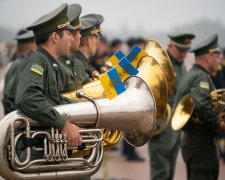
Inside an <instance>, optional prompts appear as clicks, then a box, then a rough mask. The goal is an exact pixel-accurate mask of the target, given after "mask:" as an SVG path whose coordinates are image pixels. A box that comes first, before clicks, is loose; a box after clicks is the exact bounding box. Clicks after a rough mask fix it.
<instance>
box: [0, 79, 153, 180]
mask: <svg viewBox="0 0 225 180" xmlns="http://www.w3.org/2000/svg"><path fill="white" fill-rule="evenodd" d="M124 85H125V87H126V89H127V90H126V91H125V92H124V93H122V94H121V95H119V96H117V97H116V98H114V99H113V100H111V101H109V100H108V99H106V98H102V99H98V100H93V99H91V98H89V97H86V95H85V94H84V93H83V92H82V91H79V92H77V94H78V96H79V97H85V98H87V99H88V100H89V101H86V102H80V103H74V104H66V105H60V106H56V107H55V109H56V110H57V111H58V112H59V113H60V114H61V115H64V116H66V117H67V120H68V121H70V122H71V123H74V124H77V125H78V126H79V127H83V128H90V129H84V130H79V132H80V134H81V136H82V139H83V143H85V144H86V146H87V148H89V149H91V150H90V154H89V155H88V156H87V157H77V158H73V157H69V156H68V153H67V151H68V150H78V147H67V141H66V138H65V137H64V136H63V135H62V134H61V133H60V130H59V129H56V128H47V127H43V126H41V125H40V124H39V123H38V122H37V121H34V120H32V119H30V118H28V117H26V115H24V114H23V113H21V112H20V111H14V112H12V113H10V114H8V115H7V116H5V117H4V118H3V119H2V120H1V121H0V126H1V127H2V130H1V131H0V137H1V138H2V140H1V141H0V147H1V151H0V160H1V166H0V175H1V176H2V177H4V178H6V179H9V180H22V179H23V180H28V179H29V180H30V179H36V180H44V179H49V180H50V179H52V180H53V179H74V178H83V177H86V176H91V175H93V174H94V173H96V172H97V171H98V169H99V168H100V166H101V163H102V160H103V144H102V141H103V133H102V131H101V130H100V129H99V128H104V129H112V130H119V131H122V132H123V135H124V137H125V139H126V140H127V141H128V142H129V143H130V144H132V145H135V146H141V145H143V144H145V143H146V142H148V141H149V138H150V136H151V134H152V132H153V129H154V125H155V121H156V106H155V99H154V96H153V93H152V91H151V90H150V88H149V87H148V85H147V84H146V83H145V82H144V81H143V80H142V79H141V78H139V77H136V76H133V77H130V78H128V79H127V80H126V81H125V82H124ZM128 124H129V125H128ZM94 128H98V129H94ZM22 137H25V138H27V139H31V138H32V139H35V138H39V139H40V138H41V139H42V140H43V147H41V148H40V147H35V146H27V147H26V159H25V160H24V161H21V160H20V158H19V156H18V154H17V151H16V146H17V143H18V142H19V140H20V139H21V138H22ZM32 151H40V152H41V153H43V158H42V159H36V160H31V153H32Z"/></svg>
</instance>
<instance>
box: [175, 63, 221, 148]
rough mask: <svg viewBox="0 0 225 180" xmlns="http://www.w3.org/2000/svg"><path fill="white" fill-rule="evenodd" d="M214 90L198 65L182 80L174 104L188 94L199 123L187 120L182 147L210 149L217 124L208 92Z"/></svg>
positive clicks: (206, 75)
mask: <svg viewBox="0 0 225 180" xmlns="http://www.w3.org/2000/svg"><path fill="white" fill-rule="evenodd" d="M214 89H215V87H214V84H213V82H212V79H211V77H210V74H209V73H208V72H207V71H206V70H205V69H204V68H203V67H202V66H200V65H198V64H195V65H194V66H193V67H192V69H191V70H190V71H189V72H188V73H187V74H186V75H185V76H184V77H183V78H182V80H181V83H180V84H179V88H178V93H177V95H176V99H175V101H176V103H178V102H179V100H180V99H181V98H182V97H183V96H185V95H186V94H188V93H189V94H190V96H191V97H192V99H193V103H194V111H195V112H196V113H197V114H198V117H199V119H200V121H201V123H195V122H193V121H192V120H189V121H188V123H187V124H186V125H185V127H184V129H183V130H184V136H183V141H182V145H183V146H190V147H193V146H194V147H199V148H205V147H210V146H211V145H212V142H214V140H213V138H214V137H215V132H216V129H217V128H218V127H219V123H218V120H217V117H216V114H215V112H214V110H213V107H212V104H211V102H210V92H211V91H213V90H214Z"/></svg>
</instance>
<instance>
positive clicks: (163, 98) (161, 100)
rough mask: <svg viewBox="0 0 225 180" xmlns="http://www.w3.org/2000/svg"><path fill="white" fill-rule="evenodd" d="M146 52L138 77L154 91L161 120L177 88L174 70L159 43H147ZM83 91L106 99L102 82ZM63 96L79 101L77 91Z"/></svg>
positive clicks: (85, 86) (86, 87)
mask: <svg viewBox="0 0 225 180" xmlns="http://www.w3.org/2000/svg"><path fill="white" fill-rule="evenodd" d="M144 50H145V51H147V52H148V54H149V56H145V57H143V58H142V59H141V60H140V61H139V64H138V70H139V73H138V74H137V76H138V77H141V78H142V79H143V80H144V81H145V82H146V83H147V84H148V85H149V87H150V88H151V90H152V91H153V94H154V97H155V101H156V107H157V118H158V119H159V118H161V117H162V115H163V113H164V111H165V110H166V106H167V99H168V93H169V95H171V94H172V93H173V91H174V88H175V75H174V70H173V66H172V64H171V61H170V58H169V56H168V55H167V52H166V51H165V50H164V48H163V47H162V46H161V45H160V44H159V43H158V42H156V41H154V40H149V41H147V42H146V44H145V47H144ZM167 89H168V90H167ZM81 90H82V91H84V92H85V93H86V94H87V95H88V96H90V97H92V98H93V99H99V98H102V97H106V95H105V93H104V89H103V87H102V85H101V83H100V81H92V82H90V83H87V84H85V85H84V86H83V88H82V89H81ZM63 95H64V96H65V97H68V98H71V99H75V100H77V98H76V91H72V92H69V93H65V94H63Z"/></svg>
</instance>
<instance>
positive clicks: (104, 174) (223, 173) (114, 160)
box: [92, 145, 225, 180]
mask: <svg viewBox="0 0 225 180" xmlns="http://www.w3.org/2000/svg"><path fill="white" fill-rule="evenodd" d="M137 150H138V152H139V154H140V155H141V156H142V157H144V158H145V159H146V160H145V162H130V161H127V160H126V159H125V157H123V156H122V155H121V150H120V149H119V150H117V151H107V152H105V157H104V161H103V165H102V167H101V169H100V170H99V171H98V172H97V173H96V174H95V175H94V176H93V177H92V180H149V179H150V178H149V177H150V168H149V156H148V149H147V145H145V146H142V147H139V148H137ZM185 179H186V170H185V164H184V162H183V159H182V156H181V153H180V152H179V154H178V158H177V164H176V170H175V177H174V180H185ZM218 180H225V164H223V163H222V161H221V162H220V175H219V179H218Z"/></svg>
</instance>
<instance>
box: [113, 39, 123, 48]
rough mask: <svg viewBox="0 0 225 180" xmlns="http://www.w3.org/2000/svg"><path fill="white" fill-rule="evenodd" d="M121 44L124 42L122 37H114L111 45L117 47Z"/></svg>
mask: <svg viewBox="0 0 225 180" xmlns="http://www.w3.org/2000/svg"><path fill="white" fill-rule="evenodd" d="M119 44H122V41H121V40H120V39H114V40H113V41H112V42H111V47H112V48H113V47H115V46H117V45H119Z"/></svg>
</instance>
